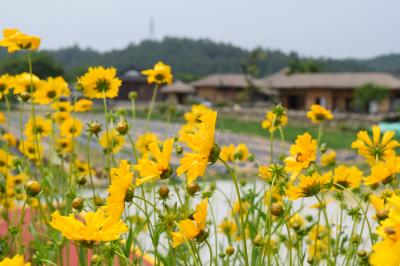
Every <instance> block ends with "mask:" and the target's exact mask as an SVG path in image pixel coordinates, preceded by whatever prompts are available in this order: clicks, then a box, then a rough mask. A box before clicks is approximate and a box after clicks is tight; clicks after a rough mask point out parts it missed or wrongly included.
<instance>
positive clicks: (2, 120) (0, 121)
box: [0, 112, 6, 124]
mask: <svg viewBox="0 0 400 266" xmlns="http://www.w3.org/2000/svg"><path fill="white" fill-rule="evenodd" d="M5 122H6V116H5V115H4V113H3V112H0V124H3V123H5Z"/></svg>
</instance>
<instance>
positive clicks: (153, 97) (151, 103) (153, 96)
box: [145, 84, 159, 129]
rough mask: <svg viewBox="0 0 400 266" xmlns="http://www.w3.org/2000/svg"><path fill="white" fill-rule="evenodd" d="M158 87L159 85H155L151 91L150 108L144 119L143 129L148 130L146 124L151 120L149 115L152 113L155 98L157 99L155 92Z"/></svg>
mask: <svg viewBox="0 0 400 266" xmlns="http://www.w3.org/2000/svg"><path fill="white" fill-rule="evenodd" d="M158 87H159V85H158V84H156V85H155V87H154V90H153V95H152V97H151V102H150V106H149V111H148V112H147V117H146V126H145V128H146V129H147V128H148V124H149V121H150V118H151V114H152V112H153V108H154V103H155V102H156V97H157V92H158Z"/></svg>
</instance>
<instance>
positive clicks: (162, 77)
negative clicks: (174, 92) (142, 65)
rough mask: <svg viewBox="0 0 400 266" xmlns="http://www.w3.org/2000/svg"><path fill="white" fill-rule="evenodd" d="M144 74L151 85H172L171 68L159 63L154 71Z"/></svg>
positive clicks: (150, 70) (147, 71)
mask: <svg viewBox="0 0 400 266" xmlns="http://www.w3.org/2000/svg"><path fill="white" fill-rule="evenodd" d="M142 74H143V75H145V76H147V82H148V83H149V84H152V83H156V84H172V78H173V76H172V74H171V67H170V66H169V65H166V64H164V63H163V62H161V61H159V62H158V63H157V64H155V65H154V67H153V69H147V70H143V71H142Z"/></svg>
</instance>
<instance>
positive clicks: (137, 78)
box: [117, 67, 154, 101]
mask: <svg viewBox="0 0 400 266" xmlns="http://www.w3.org/2000/svg"><path fill="white" fill-rule="evenodd" d="M118 77H119V78H120V79H121V80H122V85H121V87H120V89H119V93H118V98H117V99H118V100H128V95H129V93H130V92H131V91H135V92H136V93H137V100H138V101H150V100H151V97H152V93H153V88H154V85H149V84H148V83H147V78H146V77H145V76H143V75H142V74H141V73H140V70H139V69H138V68H136V67H130V68H127V69H126V70H123V71H121V72H119V73H118Z"/></svg>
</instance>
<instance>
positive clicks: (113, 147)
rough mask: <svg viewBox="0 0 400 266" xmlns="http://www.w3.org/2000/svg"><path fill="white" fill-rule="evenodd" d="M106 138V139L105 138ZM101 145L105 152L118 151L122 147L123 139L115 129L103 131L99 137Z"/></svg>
mask: <svg viewBox="0 0 400 266" xmlns="http://www.w3.org/2000/svg"><path fill="white" fill-rule="evenodd" d="M107 138H108V140H107ZM99 142H100V145H101V147H103V150H104V152H106V153H109V152H111V153H118V152H119V151H120V150H121V149H122V147H124V143H125V139H124V137H123V136H121V135H120V134H119V133H118V132H117V131H115V130H112V131H110V132H109V133H108V137H107V132H104V133H103V134H102V135H101V136H100V139H99Z"/></svg>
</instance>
